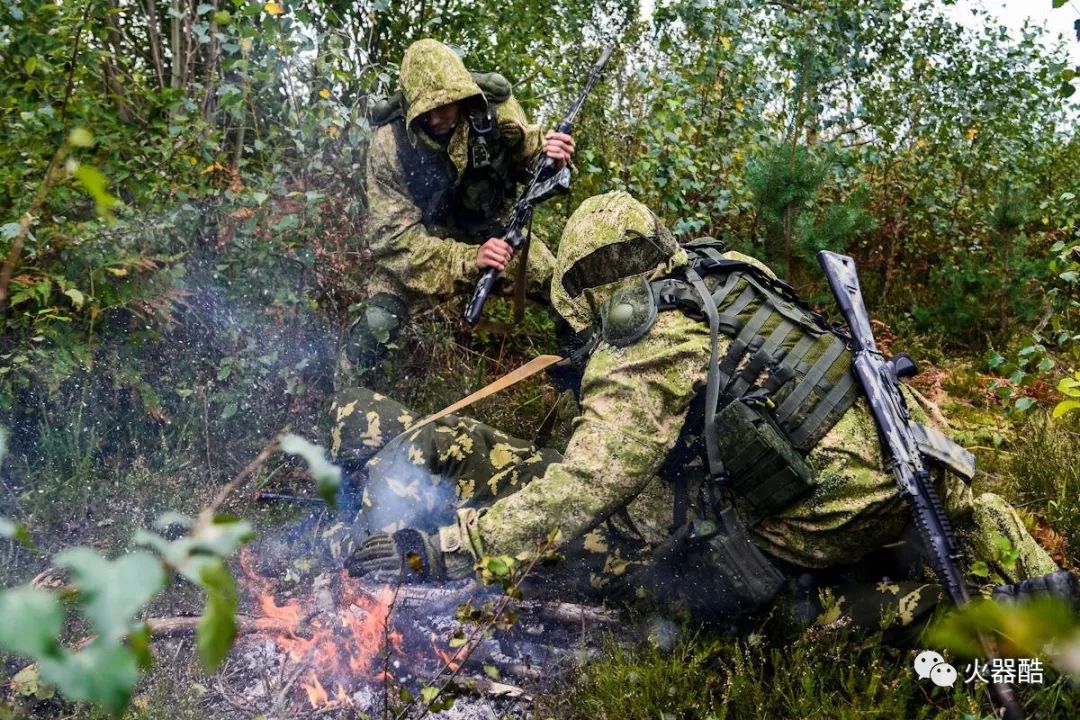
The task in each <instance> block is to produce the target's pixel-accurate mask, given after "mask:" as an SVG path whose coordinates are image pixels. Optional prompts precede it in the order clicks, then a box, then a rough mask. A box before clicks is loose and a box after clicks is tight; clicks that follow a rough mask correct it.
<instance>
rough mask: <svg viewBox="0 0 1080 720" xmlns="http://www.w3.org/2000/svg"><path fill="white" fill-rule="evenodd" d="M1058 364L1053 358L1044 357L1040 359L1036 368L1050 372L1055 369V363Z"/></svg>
mask: <svg viewBox="0 0 1080 720" xmlns="http://www.w3.org/2000/svg"><path fill="white" fill-rule="evenodd" d="M1056 364H1057V363H1055V362H1054V360H1053V358H1043V359H1042V360H1040V361H1039V364H1038V365H1037V366H1036V369H1037V370H1038V371H1039V372H1049V371H1050V370H1053V369H1054V365H1056Z"/></svg>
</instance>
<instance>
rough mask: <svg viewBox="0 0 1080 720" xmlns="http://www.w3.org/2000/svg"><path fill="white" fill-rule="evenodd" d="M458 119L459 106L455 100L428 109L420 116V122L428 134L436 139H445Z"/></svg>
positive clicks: (459, 115)
mask: <svg viewBox="0 0 1080 720" xmlns="http://www.w3.org/2000/svg"><path fill="white" fill-rule="evenodd" d="M460 119H461V106H460V104H458V103H456V102H455V103H450V104H449V105H440V106H439V107H437V108H435V109H433V110H428V111H427V112H426V113H424V114H423V115H421V116H420V123H421V125H423V127H424V129H425V130H427V132H428V134H429V135H431V136H432V137H434V138H436V139H437V140H445V139H446V138H447V137H449V136H450V134H451V133H452V132H454V128H456V127H457V124H458V120H460Z"/></svg>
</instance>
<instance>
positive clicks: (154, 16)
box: [143, 0, 165, 90]
mask: <svg viewBox="0 0 1080 720" xmlns="http://www.w3.org/2000/svg"><path fill="white" fill-rule="evenodd" d="M143 12H144V13H145V14H146V34H147V37H148V38H149V40H150V59H151V60H153V62H154V74H155V75H156V76H157V79H158V89H159V90H164V89H165V64H164V63H163V62H162V59H161V32H160V28H159V25H160V20H159V19H158V12H157V3H155V2H154V0H146V7H145V8H144V10H143Z"/></svg>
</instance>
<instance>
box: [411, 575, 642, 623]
mask: <svg viewBox="0 0 1080 720" xmlns="http://www.w3.org/2000/svg"><path fill="white" fill-rule="evenodd" d="M479 590H480V585H479V583H475V582H472V583H467V584H465V585H462V586H458V587H445V586H439V585H403V586H401V588H400V589H399V590H398V598H397V604H398V606H399V607H417V606H425V605H444V606H446V605H460V604H461V603H463V602H465V601H466V600H470V599H472V598H475V597H477V595H478V591H479ZM496 597H498V596H496ZM510 609H511V610H513V611H514V612H516V613H518V614H519V615H525V614H527V615H534V616H537V617H539V618H542V619H545V620H552V621H555V622H561V623H587V624H596V625H614V624H617V623H620V622H622V621H621V620H620V618H619V616H618V614H617V613H616V612H614V611H611V610H607V609H605V608H602V607H597V606H593V605H582V604H579V603H570V602H559V601H552V600H514V601H512V602H511V603H510Z"/></svg>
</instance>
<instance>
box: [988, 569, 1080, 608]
mask: <svg viewBox="0 0 1080 720" xmlns="http://www.w3.org/2000/svg"><path fill="white" fill-rule="evenodd" d="M991 597H993V598H994V599H995V600H999V601H1003V602H1017V601H1023V600H1028V599H1030V598H1036V597H1056V598H1061V599H1062V600H1065V601H1066V602H1068V603H1070V604H1071V605H1072V606H1073V607H1080V583H1078V582H1077V579H1076V576H1075V575H1073V574H1072V573H1071V572H1069V571H1068V570H1058V571H1057V572H1052V573H1050V574H1049V575H1040V576H1038V577H1033V578H1028V579H1027V580H1024V581H1022V582H1018V583H1012V584H1011V585H998V586H997V587H996V588H994V590H993V592H992V593H991Z"/></svg>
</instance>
